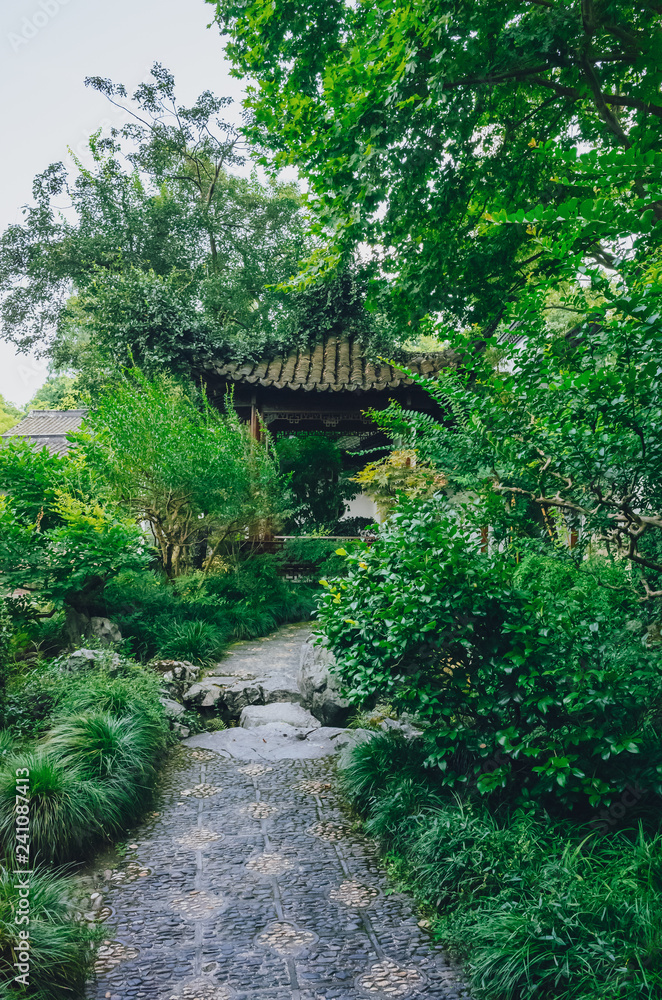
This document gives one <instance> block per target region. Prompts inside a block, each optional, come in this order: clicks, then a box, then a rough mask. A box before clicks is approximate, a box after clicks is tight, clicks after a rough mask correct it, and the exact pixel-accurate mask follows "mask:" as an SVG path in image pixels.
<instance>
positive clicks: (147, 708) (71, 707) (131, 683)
mask: <svg viewBox="0 0 662 1000" xmlns="http://www.w3.org/2000/svg"><path fill="white" fill-rule="evenodd" d="M61 685H62V686H61V689H60V692H59V698H58V702H57V709H56V711H55V712H54V718H55V719H66V718H67V717H68V716H70V715H80V714H82V713H84V712H96V711H99V712H108V713H110V714H111V715H114V716H116V717H118V718H121V717H123V716H140V717H143V718H145V719H149V720H151V722H152V723H153V724H155V725H159V726H160V727H161V729H162V730H163V731H164V732H165V729H166V726H165V721H164V715H163V708H162V706H161V704H160V702H159V695H160V687H161V681H160V678H159V677H158V676H157V675H156V674H154V673H153V672H152V671H151V670H148V669H146V668H145V667H142V666H139V665H137V664H134V663H123V664H120V665H119V666H118V667H117V668H115V669H114V670H113V671H112V672H111V671H108V670H103V669H101V670H99V669H97V670H94V671H91V672H89V673H88V674H86V675H83V676H82V677H81V676H80V675H78V674H76V675H69V676H68V677H64V678H62V680H61Z"/></svg>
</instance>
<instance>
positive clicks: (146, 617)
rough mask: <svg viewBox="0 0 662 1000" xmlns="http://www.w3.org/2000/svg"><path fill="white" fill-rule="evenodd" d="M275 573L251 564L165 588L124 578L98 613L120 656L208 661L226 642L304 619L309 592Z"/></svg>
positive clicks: (266, 565)
mask: <svg viewBox="0 0 662 1000" xmlns="http://www.w3.org/2000/svg"><path fill="white" fill-rule="evenodd" d="M279 565H280V563H279V560H278V558H277V557H274V556H270V555H262V556H254V557H251V558H248V559H245V560H242V561H239V562H237V563H236V564H235V565H234V566H233V567H232V568H231V569H230V570H228V571H227V572H225V573H216V574H212V575H208V576H207V575H205V574H203V573H201V572H198V573H191V574H189V575H188V576H182V577H178V578H177V579H175V580H173V581H171V582H168V581H166V580H165V578H164V577H161V576H158V575H156V574H154V573H144V574H135V573H133V574H132V573H124V574H122V575H121V576H119V577H117V578H116V579H114V580H112V581H110V583H109V584H108V586H107V588H106V590H105V591H104V604H103V605H100V606H99V607H98V608H97V612H98V613H99V614H103V615H105V616H107V617H109V618H111V619H112V620H113V621H115V622H117V624H118V625H119V627H120V630H121V632H122V635H123V637H124V638H125V640H126V643H127V648H130V649H131V651H132V653H134V654H136V655H138V656H141V657H143V658H145V659H149V658H152V657H153V656H155V655H158V656H162V657H167V658H170V657H172V658H176V659H190V660H194V661H203V662H205V661H213V660H214V659H218V658H219V656H220V655H221V654H222V652H223V650H224V648H225V646H226V645H227V643H228V642H231V641H233V640H235V639H252V638H255V637H256V636H259V635H265V634H266V633H267V632H270V631H272V630H273V629H274V628H275V627H276V626H278V625H280V624H282V623H283V622H287V621H301V620H303V619H306V618H309V617H310V615H311V612H312V609H313V605H314V600H313V594H312V591H311V590H310V588H308V587H305V586H301V585H299V584H292V583H289V582H288V581H286V580H284V579H282V577H281V575H280V569H279Z"/></svg>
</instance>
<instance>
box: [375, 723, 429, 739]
mask: <svg viewBox="0 0 662 1000" xmlns="http://www.w3.org/2000/svg"><path fill="white" fill-rule="evenodd" d="M379 728H380V729H381V730H382V731H383V732H385V733H386V732H389V730H390V731H393V730H395V731H396V732H399V733H402V735H403V736H405V737H406V738H407V739H408V740H413V739H414V737H415V736H421V735H422V733H423V730H422V729H416V727H415V726H412V724H411V722H407V721H406V720H405V719H383V720H382V721H381V722H380V723H379Z"/></svg>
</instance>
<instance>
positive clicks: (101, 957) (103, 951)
mask: <svg viewBox="0 0 662 1000" xmlns="http://www.w3.org/2000/svg"><path fill="white" fill-rule="evenodd" d="M137 957H138V949H137V948H128V947H127V946H126V945H125V944H122V942H121V941H110V940H107V941H103V942H102V943H101V944H100V945H99V948H98V950H97V959H96V962H95V963H94V971H95V972H96V973H97V974H98V973H103V972H110V971H111V970H112V969H114V968H115V966H116V965H119V964H120V963H121V962H128V961H129V959H131V958H137Z"/></svg>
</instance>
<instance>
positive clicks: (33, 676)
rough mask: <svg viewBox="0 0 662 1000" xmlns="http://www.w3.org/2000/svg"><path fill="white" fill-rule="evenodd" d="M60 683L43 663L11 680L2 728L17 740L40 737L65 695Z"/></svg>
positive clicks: (3, 713) (3, 709) (3, 708)
mask: <svg viewBox="0 0 662 1000" xmlns="http://www.w3.org/2000/svg"><path fill="white" fill-rule="evenodd" d="M61 684H62V680H61V677H59V676H58V675H57V673H56V672H54V671H52V670H50V669H49V668H48V667H44V666H42V665H41V664H39V665H38V666H37V667H35V668H33V669H31V670H29V671H28V672H27V673H23V674H17V675H15V676H14V677H12V678H11V680H10V682H9V685H8V687H7V695H6V698H5V702H4V705H2V706H1V712H2V724H3V726H5V727H8V728H11V731H12V732H13V733H14V734H15V735H16V736H18V737H26V738H34V737H37V736H39V735H41V734H42V733H43V732H44V731H45V730H46V729H47V728H48V723H49V719H50V717H51V715H52V713H53V711H54V709H55V706H56V704H57V701H58V698H59V697H60V695H61V693H62V690H61Z"/></svg>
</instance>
